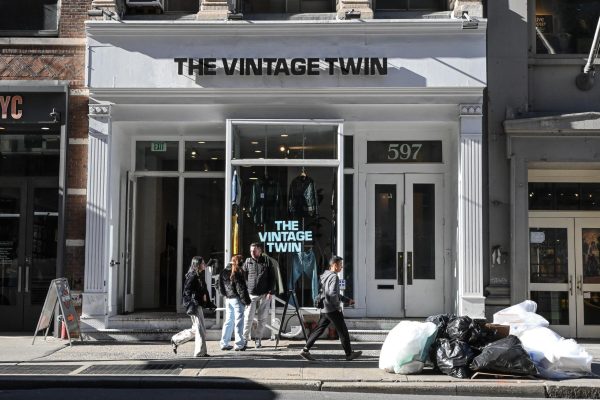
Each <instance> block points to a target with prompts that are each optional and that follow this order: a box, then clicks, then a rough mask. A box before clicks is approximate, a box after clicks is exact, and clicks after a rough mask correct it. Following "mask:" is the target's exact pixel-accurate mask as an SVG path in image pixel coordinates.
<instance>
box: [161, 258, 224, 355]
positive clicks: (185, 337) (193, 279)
mask: <svg viewBox="0 0 600 400" xmlns="http://www.w3.org/2000/svg"><path fill="white" fill-rule="evenodd" d="M205 269H206V263H205V262H204V259H203V258H202V257H199V256H195V257H193V258H192V262H191V264H190V269H189V270H188V272H187V273H186V274H185V283H184V284H183V305H184V307H185V309H186V314H187V315H189V316H190V318H191V319H192V327H191V328H189V329H184V330H182V331H181V332H179V333H177V334H175V335H173V337H172V338H171V346H172V348H173V352H174V353H175V354H177V347H178V346H180V345H181V344H183V343H185V342H188V341H190V340H192V339H195V340H196V343H195V346H194V357H209V355H208V353H207V352H206V327H205V325H204V313H203V312H202V308H203V307H205V308H213V307H214V304H213V303H212V301H210V296H209V294H208V288H207V286H206V282H205V281H204V279H202V278H201V275H200V274H201V272H202V271H204V270H205Z"/></svg>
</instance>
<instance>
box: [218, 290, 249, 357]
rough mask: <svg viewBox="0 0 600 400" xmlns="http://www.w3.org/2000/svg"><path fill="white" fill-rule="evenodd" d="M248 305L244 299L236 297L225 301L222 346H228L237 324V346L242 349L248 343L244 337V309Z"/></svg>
mask: <svg viewBox="0 0 600 400" xmlns="http://www.w3.org/2000/svg"><path fill="white" fill-rule="evenodd" d="M245 308H246V306H245V305H244V303H242V301H241V300H240V299H239V298H238V297H235V298H233V299H226V301H225V322H223V331H222V332H221V342H220V344H221V348H223V347H225V346H228V345H229V341H230V340H231V334H232V333H233V328H234V326H235V348H236V349H241V348H242V347H244V346H245V345H246V339H244V335H243V330H244V309H245Z"/></svg>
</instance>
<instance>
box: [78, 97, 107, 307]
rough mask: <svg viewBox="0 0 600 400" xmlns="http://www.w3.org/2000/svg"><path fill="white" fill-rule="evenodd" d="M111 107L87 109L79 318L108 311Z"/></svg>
mask: <svg viewBox="0 0 600 400" xmlns="http://www.w3.org/2000/svg"><path fill="white" fill-rule="evenodd" d="M109 115H110V106H109V105H90V106H89V141H88V177H87V196H88V197H87V206H86V229H85V239H86V246H85V274H84V292H83V304H82V314H83V315H84V316H101V315H102V316H103V315H105V314H106V310H107V300H108V298H107V291H106V288H107V282H106V272H107V271H106V268H107V240H106V234H107V191H108V158H109V147H108V137H109V126H110V118H109Z"/></svg>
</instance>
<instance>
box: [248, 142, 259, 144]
mask: <svg viewBox="0 0 600 400" xmlns="http://www.w3.org/2000/svg"><path fill="white" fill-rule="evenodd" d="M250 143H252V144H258V142H250Z"/></svg>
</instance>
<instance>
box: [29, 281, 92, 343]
mask: <svg viewBox="0 0 600 400" xmlns="http://www.w3.org/2000/svg"><path fill="white" fill-rule="evenodd" d="M56 303H58V309H59V312H60V315H62V320H63V322H64V324H65V325H66V331H67V337H68V338H69V345H72V343H71V333H77V334H78V335H79V338H80V340H81V341H83V338H82V337H81V331H80V329H79V320H78V318H77V312H76V311H75V307H74V306H73V299H71V292H70V290H69V282H68V281H67V278H57V279H53V280H52V281H51V282H50V288H48V293H47V294H46V300H45V301H44V306H43V307H42V312H41V313H40V319H39V320H38V323H37V327H36V328H35V332H34V333H33V342H32V343H31V344H34V343H35V337H36V336H37V334H38V332H39V331H41V330H42V329H45V330H46V332H45V333H44V339H45V338H46V336H48V330H49V329H50V323H51V322H52V317H53V316H54V311H55V310H56Z"/></svg>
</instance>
